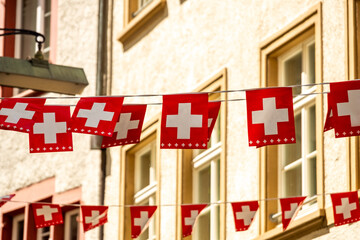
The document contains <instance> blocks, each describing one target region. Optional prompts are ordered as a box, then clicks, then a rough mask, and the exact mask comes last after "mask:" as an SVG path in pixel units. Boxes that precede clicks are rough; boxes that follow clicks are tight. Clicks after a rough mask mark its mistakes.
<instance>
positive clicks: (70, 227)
mask: <svg viewBox="0 0 360 240" xmlns="http://www.w3.org/2000/svg"><path fill="white" fill-rule="evenodd" d="M79 212H80V211H79V209H74V210H70V211H67V212H65V222H64V224H65V237H64V240H79V227H80V226H79V217H80V214H79Z"/></svg>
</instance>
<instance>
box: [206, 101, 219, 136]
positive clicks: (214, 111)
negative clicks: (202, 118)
mask: <svg viewBox="0 0 360 240" xmlns="http://www.w3.org/2000/svg"><path fill="white" fill-rule="evenodd" d="M208 106H209V112H208V141H209V140H210V137H211V133H212V131H213V129H214V126H215V123H216V120H217V117H218V115H219V110H220V106H221V102H209V105H208Z"/></svg>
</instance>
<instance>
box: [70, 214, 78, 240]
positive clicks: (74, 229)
mask: <svg viewBox="0 0 360 240" xmlns="http://www.w3.org/2000/svg"><path fill="white" fill-rule="evenodd" d="M78 216H79V215H78V214H74V215H71V217H70V236H69V239H70V240H77V239H78V222H77V220H76V218H77V217H78Z"/></svg>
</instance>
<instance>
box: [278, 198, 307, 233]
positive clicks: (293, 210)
mask: <svg viewBox="0 0 360 240" xmlns="http://www.w3.org/2000/svg"><path fill="white" fill-rule="evenodd" d="M305 198H306V197H292V198H281V199H280V206H281V217H282V224H283V229H284V231H285V230H286V228H287V227H288V226H289V224H290V222H291V220H292V219H294V218H295V216H296V214H297V213H298V212H299V210H300V207H301V205H302V204H303V202H304V200H305Z"/></svg>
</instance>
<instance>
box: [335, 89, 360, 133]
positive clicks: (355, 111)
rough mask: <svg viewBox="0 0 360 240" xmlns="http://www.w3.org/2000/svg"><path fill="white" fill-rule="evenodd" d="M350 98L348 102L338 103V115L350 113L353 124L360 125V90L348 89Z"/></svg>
mask: <svg viewBox="0 0 360 240" xmlns="http://www.w3.org/2000/svg"><path fill="white" fill-rule="evenodd" d="M348 99H349V101H348V102H345V103H338V104H337V110H338V115H339V116H348V115H350V123H351V126H352V127H357V126H360V108H359V105H360V90H348Z"/></svg>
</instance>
